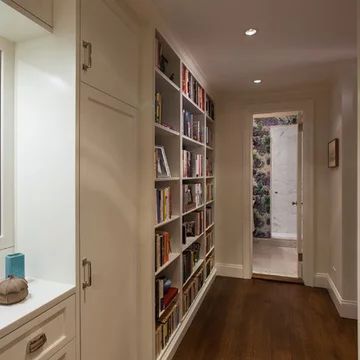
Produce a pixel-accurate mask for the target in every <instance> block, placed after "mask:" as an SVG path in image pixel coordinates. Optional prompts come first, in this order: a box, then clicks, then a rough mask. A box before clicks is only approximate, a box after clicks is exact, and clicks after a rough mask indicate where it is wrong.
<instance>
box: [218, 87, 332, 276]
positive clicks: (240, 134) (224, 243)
mask: <svg viewBox="0 0 360 360" xmlns="http://www.w3.org/2000/svg"><path fill="white" fill-rule="evenodd" d="M329 93H330V92H329V87H328V86H315V85H314V86H311V87H308V88H304V89H296V90H294V89H293V90H289V91H281V92H271V93H269V92H265V93H264V92H254V93H250V94H248V93H247V94H235V95H231V94H224V95H223V96H222V97H221V98H220V99H219V100H218V101H217V109H218V116H217V128H216V144H217V145H216V148H217V153H216V154H217V155H216V156H217V158H216V164H215V166H216V176H217V202H216V214H217V226H216V239H217V240H216V241H217V255H216V261H217V263H220V264H230V265H231V266H234V267H238V270H239V271H238V273H239V275H241V270H242V269H241V267H242V266H243V265H244V257H243V246H244V244H243V239H244V238H246V236H247V234H246V233H244V228H245V225H246V224H245V223H246V222H247V221H249V215H248V214H249V213H251V210H250V206H251V205H250V203H249V200H248V199H249V198H250V195H249V194H250V189H249V187H248V183H249V178H250V160H249V159H250V158H251V154H250V141H249V139H250V134H251V123H250V122H249V121H248V119H247V116H248V109H249V108H254V109H256V108H263V107H264V105H268V104H274V108H276V109H277V110H276V111H301V109H299V108H296V107H298V105H299V104H300V103H305V102H309V101H310V102H312V103H313V107H314V122H313V128H314V160H313V162H314V163H313V164H311V169H313V171H314V189H315V191H314V192H315V194H314V202H315V208H314V214H315V215H314V264H313V266H314V273H317V272H327V271H328V258H329V256H328V254H329V245H328V239H329V214H328V209H329V206H330V199H329V187H328V185H327V177H328V169H327V139H328V132H329V130H328V125H329V114H330V106H331V102H330V94H329ZM277 104H280V105H279V106H284V109H283V110H279V109H278V107H277ZM260 111H261V110H260ZM309 146H312V144H310V145H309ZM229 189H231V191H229Z"/></svg>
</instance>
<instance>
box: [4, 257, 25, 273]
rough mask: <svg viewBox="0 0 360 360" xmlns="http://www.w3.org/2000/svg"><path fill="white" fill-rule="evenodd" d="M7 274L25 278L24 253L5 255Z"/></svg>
mask: <svg viewBox="0 0 360 360" xmlns="http://www.w3.org/2000/svg"><path fill="white" fill-rule="evenodd" d="M5 276H6V278H8V277H9V276H16V277H18V278H22V279H24V278H25V255H24V254H22V253H15V254H9V255H6V257H5Z"/></svg>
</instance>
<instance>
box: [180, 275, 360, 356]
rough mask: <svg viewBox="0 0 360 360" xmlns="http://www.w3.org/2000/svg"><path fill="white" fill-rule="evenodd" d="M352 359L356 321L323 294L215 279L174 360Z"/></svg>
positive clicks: (286, 286) (269, 283)
mask: <svg viewBox="0 0 360 360" xmlns="http://www.w3.org/2000/svg"><path fill="white" fill-rule="evenodd" d="M356 359H357V330H356V321H355V320H349V319H342V318H340V316H339V315H338V313H337V311H336V308H335V306H334V304H333V303H332V301H331V299H330V297H329V295H328V293H327V291H326V290H324V289H316V288H310V287H306V286H303V285H300V284H289V283H280V282H274V281H267V280H258V279H252V280H241V279H233V278H225V277H217V278H216V280H215V282H214V285H213V286H212V288H211V290H210V291H209V293H208V295H207V297H206V299H205V301H204V303H203V305H202V306H201V308H200V309H199V311H198V314H197V315H196V317H195V319H194V321H193V323H192V325H191V326H190V328H189V330H188V332H187V334H186V335H185V337H184V339H183V341H182V343H181V344H180V346H179V348H178V351H177V352H176V354H175V356H174V359H173V360H356Z"/></svg>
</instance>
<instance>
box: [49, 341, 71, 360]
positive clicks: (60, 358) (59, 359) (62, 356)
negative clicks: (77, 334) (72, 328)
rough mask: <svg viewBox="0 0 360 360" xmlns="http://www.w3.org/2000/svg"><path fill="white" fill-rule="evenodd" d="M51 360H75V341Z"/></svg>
mask: <svg viewBox="0 0 360 360" xmlns="http://www.w3.org/2000/svg"><path fill="white" fill-rule="evenodd" d="M50 360H75V341H74V340H73V341H72V342H71V343H70V344H68V345H66V346H65V347H64V348H62V349H61V350H60V351H58V352H57V353H56V354H55V355H54V356H52V357H51V359H50Z"/></svg>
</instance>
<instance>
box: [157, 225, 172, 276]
mask: <svg viewBox="0 0 360 360" xmlns="http://www.w3.org/2000/svg"><path fill="white" fill-rule="evenodd" d="M170 253H171V240H170V234H169V232H167V231H158V232H156V233H155V271H157V270H158V269H159V268H160V267H161V266H163V265H164V264H166V263H167V262H168V261H169V260H170Z"/></svg>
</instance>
